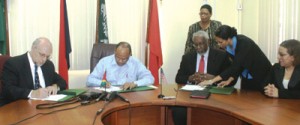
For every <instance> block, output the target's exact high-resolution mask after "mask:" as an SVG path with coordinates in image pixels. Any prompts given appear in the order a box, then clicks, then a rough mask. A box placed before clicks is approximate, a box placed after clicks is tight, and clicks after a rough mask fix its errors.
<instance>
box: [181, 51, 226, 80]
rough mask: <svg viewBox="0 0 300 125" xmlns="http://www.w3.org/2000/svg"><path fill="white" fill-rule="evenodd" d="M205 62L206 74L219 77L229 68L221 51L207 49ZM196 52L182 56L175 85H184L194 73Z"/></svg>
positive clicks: (224, 54)
mask: <svg viewBox="0 0 300 125" xmlns="http://www.w3.org/2000/svg"><path fill="white" fill-rule="evenodd" d="M209 49H210V50H209V54H208V60H207V68H206V69H207V73H208V74H212V75H215V76H217V75H219V74H220V73H221V72H222V71H224V70H225V69H226V68H227V67H229V66H230V64H231V62H230V60H229V57H228V54H226V53H225V52H223V51H221V50H217V49H214V48H209ZM196 63H197V52H195V51H192V52H189V53H187V54H185V55H183V56H182V59H181V63H180V68H179V69H178V72H177V75H176V83H180V84H186V83H187V81H188V78H189V76H190V75H193V74H194V73H195V72H196V66H197V64H196Z"/></svg>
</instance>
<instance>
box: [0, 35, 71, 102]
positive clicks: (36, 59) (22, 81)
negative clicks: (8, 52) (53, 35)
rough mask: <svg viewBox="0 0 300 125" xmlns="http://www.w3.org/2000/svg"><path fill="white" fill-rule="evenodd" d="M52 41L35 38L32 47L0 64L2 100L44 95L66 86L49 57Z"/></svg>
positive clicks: (9, 100)
mask: <svg viewBox="0 0 300 125" xmlns="http://www.w3.org/2000/svg"><path fill="white" fill-rule="evenodd" d="M51 54H52V44H51V42H50V41H49V39H47V38H45V37H40V38H37V39H36V40H35V41H34V42H33V44H32V47H31V51H29V52H27V53H25V54H23V55H20V56H16V57H12V58H10V59H8V60H7V61H6V62H5V64H4V67H3V76H2V80H3V89H2V93H1V96H2V98H3V99H2V100H1V101H2V102H0V104H1V103H2V105H3V104H6V103H10V102H12V101H15V100H18V99H28V98H45V97H47V96H49V95H53V94H56V93H57V91H58V90H64V89H66V81H65V80H64V79H62V77H60V76H59V75H58V74H57V73H56V72H55V68H54V65H53V63H52V62H51V61H50V60H49V58H50V56H51Z"/></svg>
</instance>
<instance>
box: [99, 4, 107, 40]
mask: <svg viewBox="0 0 300 125" xmlns="http://www.w3.org/2000/svg"><path fill="white" fill-rule="evenodd" d="M99 6H100V9H99V10H100V12H99V13H100V14H99V15H100V16H99V17H98V21H99V22H98V39H99V40H98V42H102V43H108V28H107V21H106V7H105V6H106V5H105V0H100V2H99Z"/></svg>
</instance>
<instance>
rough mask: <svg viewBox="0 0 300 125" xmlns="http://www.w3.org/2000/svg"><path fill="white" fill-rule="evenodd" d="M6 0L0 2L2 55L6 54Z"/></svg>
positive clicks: (0, 43)
mask: <svg viewBox="0 0 300 125" xmlns="http://www.w3.org/2000/svg"><path fill="white" fill-rule="evenodd" d="M4 12H5V11H4V0H1V1H0V53H1V54H2V55H5V54H6V30H5V27H6V26H5V14H4Z"/></svg>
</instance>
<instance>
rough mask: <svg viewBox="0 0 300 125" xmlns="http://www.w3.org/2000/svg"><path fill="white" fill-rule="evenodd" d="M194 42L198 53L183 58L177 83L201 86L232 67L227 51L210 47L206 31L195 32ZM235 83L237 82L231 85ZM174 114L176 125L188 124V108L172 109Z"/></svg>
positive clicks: (193, 52)
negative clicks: (200, 84) (201, 83)
mask: <svg viewBox="0 0 300 125" xmlns="http://www.w3.org/2000/svg"><path fill="white" fill-rule="evenodd" d="M192 40H193V46H194V48H195V49H196V51H191V52H189V53H186V54H185V55H183V56H182V60H181V63H180V68H179V70H178V72H177V75H176V83H178V84H199V83H200V82H202V81H204V80H210V79H213V78H214V76H216V75H218V74H220V73H221V72H222V71H224V70H225V69H226V68H227V67H229V66H230V65H231V62H230V60H229V56H228V55H227V54H226V53H225V51H222V50H218V49H215V48H210V47H209V46H208V45H209V43H208V41H209V37H208V34H207V33H206V32H205V31H202V30H199V31H197V32H195V33H194V34H193V39H192ZM234 83H235V81H234V82H232V84H231V85H233V84H234ZM172 112H173V113H172V115H173V120H174V124H175V125H185V124H186V115H187V114H186V107H172Z"/></svg>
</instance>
